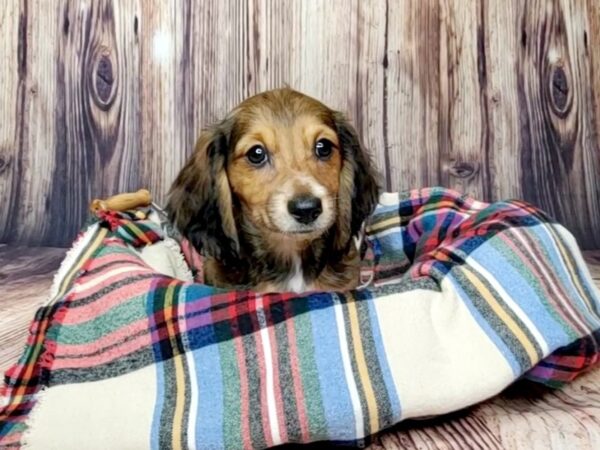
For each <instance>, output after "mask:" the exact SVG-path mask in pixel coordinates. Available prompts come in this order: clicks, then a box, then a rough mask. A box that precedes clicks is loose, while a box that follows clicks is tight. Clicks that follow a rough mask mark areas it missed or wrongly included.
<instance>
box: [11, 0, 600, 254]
mask: <svg viewBox="0 0 600 450" xmlns="http://www.w3.org/2000/svg"><path fill="white" fill-rule="evenodd" d="M0 35H1V36H2V37H3V43H2V46H0V61H1V62H2V64H1V67H0V105H1V108H2V109H1V121H0V204H1V205H2V206H1V207H0V242H9V243H11V242H16V243H26V244H30V245H68V243H69V242H70V241H71V240H72V238H73V237H74V236H75V234H76V232H77V230H78V229H79V227H80V226H81V224H82V223H83V221H84V219H85V218H86V215H87V205H88V203H89V201H90V199H91V198H92V197H98V196H106V195H110V194H114V193H117V192H122V191H128V190H135V189H138V188H140V187H149V188H150V189H151V191H152V192H153V193H154V194H155V196H156V197H157V199H158V201H159V202H162V201H164V198H165V193H166V192H167V190H168V187H169V184H170V182H171V181H172V179H173V178H174V177H175V174H176V173H177V171H178V170H179V168H180V167H181V166H182V164H183V162H184V160H185V158H186V157H187V156H188V155H189V154H190V152H191V149H192V146H193V142H194V140H195V138H196V136H197V134H198V132H199V130H200V128H201V127H202V126H203V125H206V124H208V123H211V122H213V121H215V120H217V119H218V118H220V117H222V116H223V115H224V114H225V113H226V112H227V111H228V110H229V109H230V108H232V107H233V106H234V105H235V104H237V103H238V102H239V101H241V100H242V99H243V98H245V97H247V96H249V95H252V94H254V93H256V92H259V91H262V90H265V89H269V88H273V87H280V86H282V85H284V84H288V85H289V86H291V87H293V88H296V89H299V90H302V91H304V92H306V93H308V94H310V95H313V96H316V97H318V98H320V99H322V100H323V101H324V102H325V103H327V104H329V105H330V106H332V107H334V108H337V109H340V110H343V111H345V112H347V113H348V114H349V115H350V117H351V118H352V120H353V121H354V123H355V124H356V126H357V128H358V130H359V131H360V132H361V134H362V136H363V139H364V141H365V143H366V145H367V146H368V147H369V148H370V149H371V151H372V153H373V155H374V157H375V159H376V162H377V165H378V167H379V169H380V170H381V172H382V174H383V175H384V177H385V186H386V188H387V189H388V190H400V189H406V188H411V187H421V186H430V185H444V186H448V187H453V188H457V189H460V190H463V191H466V192H469V193H471V194H473V195H475V196H477V197H479V198H482V199H487V200H495V199H501V198H507V197H520V198H525V199H527V200H529V201H531V202H533V203H535V204H537V205H539V206H541V207H542V208H544V209H545V210H547V211H548V212H549V213H550V214H552V215H553V216H555V217H557V218H558V219H559V220H560V221H561V222H563V223H564V224H566V225H567V226H568V227H569V228H570V229H571V230H572V231H574V232H575V234H576V235H577V237H578V239H579V240H580V242H581V243H582V244H583V245H584V246H585V247H587V248H599V247H600V144H599V131H600V2H598V0H527V1H526V0H482V1H458V0H438V1H434V0H425V1H424V0H399V1H396V0H394V1H392V0H368V1H363V0H351V1H350V0H305V1H301V0H249V1H233V0H228V1H224V0H210V1H201V2H196V1H191V0H186V1H181V0H169V1H167V0H151V1H150V0H112V1H111V0H55V1H48V0H4V1H3V2H2V4H1V5H0Z"/></svg>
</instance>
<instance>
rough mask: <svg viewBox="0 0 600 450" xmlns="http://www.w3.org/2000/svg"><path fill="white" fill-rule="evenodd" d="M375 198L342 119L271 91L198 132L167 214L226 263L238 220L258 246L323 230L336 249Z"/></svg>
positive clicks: (301, 98)
mask: <svg viewBox="0 0 600 450" xmlns="http://www.w3.org/2000/svg"><path fill="white" fill-rule="evenodd" d="M377 194H378V188H377V183H376V180H375V177H374V173H373V171H372V168H371V164H370V161H369V159H368V157H367V155H366V154H365V152H364V151H363V149H362V147H361V145H360V143H359V140H358V137H357V135H356V132H355V131H354V129H353V128H352V127H351V126H350V125H349V124H348V122H347V121H346V120H345V119H344V117H343V116H342V115H341V114H340V113H337V112H335V111H332V110H330V109H329V108H327V107H326V106H325V105H323V104H322V103H320V102H318V101H317V100H314V99H312V98H310V97H307V96H305V95H303V94H300V93H298V92H295V91H292V90H290V89H280V90H274V91H268V92H265V93H262V94H258V95H256V96H254V97H251V98H249V99H247V100H246V101H244V102H243V103H241V104H240V105H239V106H238V107H237V108H236V109H234V110H233V111H232V112H231V113H230V115H229V116H228V117H227V118H226V119H225V120H224V121H223V122H221V123H220V124H218V125H217V126H215V127H213V128H212V129H209V130H207V131H204V132H203V133H202V135H201V136H200V139H199V140H198V143H197V145H196V149H195V152H194V154H193V155H192V157H191V158H190V160H189V161H188V162H187V164H186V166H185V167H184V168H183V170H182V171H181V172H180V174H179V176H178V177H177V179H176V180H175V182H174V184H173V186H172V188H171V193H170V199H169V204H168V210H169V211H170V214H171V218H172V220H173V221H174V223H175V225H176V226H177V227H178V228H179V229H180V230H181V231H182V233H183V234H184V235H185V236H186V237H187V238H188V239H190V240H191V242H192V244H194V245H195V246H196V247H197V248H201V249H203V251H204V253H205V254H208V255H210V256H213V257H215V258H216V259H218V260H221V261H224V262H226V261H228V260H229V261H235V260H236V259H237V258H238V257H239V250H240V247H239V239H238V237H239V235H240V234H242V233H243V232H244V230H242V229H240V228H239V227H240V223H241V222H244V223H246V224H250V226H251V227H252V228H253V230H254V232H258V233H260V234H261V235H262V237H263V238H264V241H265V242H269V240H277V241H278V242H281V240H282V239H283V240H285V241H286V242H292V243H294V242H296V243H306V242H310V241H312V240H314V239H316V238H318V237H320V236H322V235H324V234H325V233H329V234H330V235H332V237H333V243H334V247H335V249H336V250H340V251H342V250H345V249H347V248H348V246H349V244H350V241H351V237H352V236H354V235H356V234H357V233H358V232H359V231H360V227H361V225H362V222H363V221H364V220H365V218H366V217H367V216H368V215H369V214H370V213H371V212H372V211H373V208H374V206H375V204H376V202H377ZM240 218H242V219H243V221H240Z"/></svg>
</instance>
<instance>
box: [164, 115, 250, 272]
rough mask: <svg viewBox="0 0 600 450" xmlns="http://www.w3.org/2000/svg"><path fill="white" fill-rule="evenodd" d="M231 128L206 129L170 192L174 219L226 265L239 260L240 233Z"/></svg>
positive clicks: (204, 251)
mask: <svg viewBox="0 0 600 450" xmlns="http://www.w3.org/2000/svg"><path fill="white" fill-rule="evenodd" d="M229 128H230V127H227V126H226V125H225V124H220V125H217V126H216V127H213V128H212V129H209V130H205V131H203V132H202V134H201V135H200V138H199V139H198V142H197V143H196V148H195V150H194V153H193V155H192V156H191V157H190V159H189V160H188V161H187V163H186V165H185V166H184V168H183V169H182V170H181V172H179V175H178V176H177V178H176V179H175V182H174V183H173V185H172V186H171V190H170V192H169V201H168V204H167V211H168V213H169V217H170V219H171V222H172V223H173V224H174V225H175V226H176V227H177V229H178V230H179V231H180V232H181V233H182V234H183V236H185V237H186V238H187V239H188V240H189V241H190V242H191V243H192V245H193V246H194V247H195V248H196V249H197V250H198V251H200V252H201V253H202V254H204V255H206V256H212V257H214V258H216V259H217V260H219V261H220V262H223V263H225V264H227V263H228V262H229V263H234V262H235V261H236V260H237V259H238V254H239V242H238V233H237V229H236V226H235V221H234V215H233V203H232V195H231V189H230V187H229V180H228V178H227V171H226V168H227V158H228V153H229V134H230V131H229Z"/></svg>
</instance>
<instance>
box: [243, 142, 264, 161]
mask: <svg viewBox="0 0 600 450" xmlns="http://www.w3.org/2000/svg"><path fill="white" fill-rule="evenodd" d="M246 158H247V159H248V161H250V164H253V165H255V166H261V165H263V164H264V163H265V162H266V161H267V150H266V149H265V148H264V147H262V146H260V145H255V146H254V147H252V148H251V149H250V150H248V151H247V152H246Z"/></svg>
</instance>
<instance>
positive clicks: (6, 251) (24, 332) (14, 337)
mask: <svg viewBox="0 0 600 450" xmlns="http://www.w3.org/2000/svg"><path fill="white" fill-rule="evenodd" d="M64 256H65V249H63V248H51V247H49V248H28V247H15V246H7V245H3V244H0V286H1V287H2V296H1V297H0V374H2V375H3V374H4V372H5V371H6V370H7V369H8V368H9V367H10V366H11V365H12V364H14V363H15V362H17V359H18V358H19V356H20V355H21V352H22V351H23V348H24V347H25V342H26V340H27V336H28V334H29V333H28V330H29V324H30V322H31V320H32V319H33V316H34V314H35V311H36V310H37V309H38V308H39V307H40V306H42V304H43V303H44V302H45V301H46V300H47V299H48V293H49V291H50V286H51V284H52V280H53V278H54V273H55V272H56V271H57V270H58V267H59V266H60V262H61V261H62V259H63V258H64Z"/></svg>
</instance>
